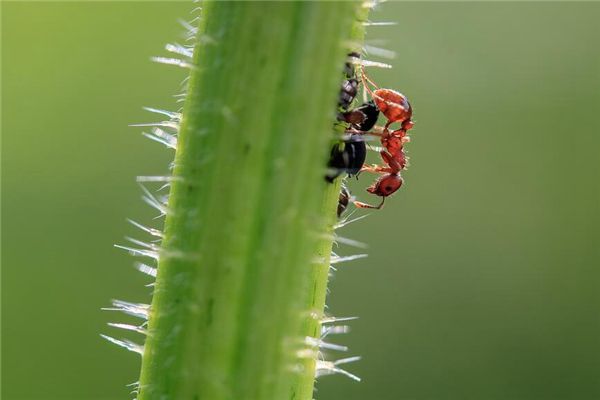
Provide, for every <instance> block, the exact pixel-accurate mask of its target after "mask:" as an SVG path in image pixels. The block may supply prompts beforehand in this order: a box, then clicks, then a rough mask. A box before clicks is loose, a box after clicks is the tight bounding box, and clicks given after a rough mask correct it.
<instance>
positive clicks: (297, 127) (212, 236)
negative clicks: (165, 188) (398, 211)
mask: <svg viewBox="0 0 600 400" xmlns="http://www.w3.org/2000/svg"><path fill="white" fill-rule="evenodd" d="M360 10H361V8H360V5H359V4H357V3H355V2H265V3H259V2H217V1H206V2H204V3H203V11H202V13H203V16H202V21H201V23H200V27H199V32H198V43H199V44H198V46H197V47H196V49H195V52H194V64H195V67H194V69H193V70H192V72H191V75H190V81H189V91H188V94H187V98H186V102H185V106H184V112H183V119H182V122H181V128H180V131H179V137H178V144H177V152H176V158H175V166H174V171H173V178H174V179H173V182H172V186H171V192H170V197H169V203H168V213H167V218H166V222H165V233H164V239H163V243H162V249H161V252H160V260H159V268H158V276H157V280H156V286H155V292H154V297H153V301H152V307H151V312H150V319H149V323H148V338H147V341H146V345H145V349H144V355H143V359H142V360H143V361H142V371H141V377H140V392H139V395H138V399H140V400H150V399H152V400H154V399H178V400H179V399H189V400H201V399H210V400H218V399H235V400H240V399H252V400H268V399H273V400H275V399H277V400H281V399H304V400H310V399H311V398H312V387H313V379H314V371H315V356H316V349H314V348H312V347H311V346H310V345H308V344H307V343H306V340H305V337H306V336H312V337H315V338H319V333H320V318H321V317H322V316H323V307H324V301H325V291H326V284H327V272H328V268H329V263H328V260H329V254H330V251H331V244H332V240H331V227H332V224H333V222H334V220H335V209H336V204H337V196H338V190H339V187H338V185H330V184H327V183H326V182H325V180H324V179H323V175H324V170H325V169H324V166H325V164H326V158H327V155H328V152H329V145H330V142H331V138H332V122H333V120H334V111H335V103H336V100H337V98H336V97H337V93H338V91H339V86H340V82H341V79H342V75H341V70H342V67H343V64H344V61H345V58H346V54H347V53H348V52H349V51H350V50H353V49H354V47H356V43H354V44H353V43H352V42H351V40H356V39H360V35H361V29H358V28H357V26H359V23H358V22H357V13H358V12H359V11H360ZM360 12H362V11H360ZM307 350H308V351H307ZM310 350H315V352H314V354H313V353H311V352H310ZM311 354H312V355H311ZM303 357H305V358H303Z"/></svg>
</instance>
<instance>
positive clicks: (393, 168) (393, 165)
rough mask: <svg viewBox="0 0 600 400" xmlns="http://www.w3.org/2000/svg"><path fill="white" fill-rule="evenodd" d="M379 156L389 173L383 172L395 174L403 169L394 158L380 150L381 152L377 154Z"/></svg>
mask: <svg viewBox="0 0 600 400" xmlns="http://www.w3.org/2000/svg"><path fill="white" fill-rule="evenodd" d="M379 154H380V155H381V159H382V160H383V162H384V163H386V164H387V165H389V168H387V169H388V170H389V171H385V172H390V173H393V174H397V173H398V172H400V171H401V170H402V169H403V168H402V165H401V164H400V162H399V161H398V160H396V159H394V157H393V156H392V155H391V154H390V153H388V152H387V151H385V150H382V151H381V152H379ZM401 154H403V153H401Z"/></svg>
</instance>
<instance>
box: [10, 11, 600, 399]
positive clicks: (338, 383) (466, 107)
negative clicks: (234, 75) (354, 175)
mask: <svg viewBox="0 0 600 400" xmlns="http://www.w3.org/2000/svg"><path fill="white" fill-rule="evenodd" d="M192 7H193V6H192V5H191V4H188V3H185V2H174V3H160V2H119V3H117V2H113V3H96V2H92V3H88V2H85V3H84V2H72V3H58V2H53V3H45V2H11V3H3V4H2V32H1V33H2V398H3V399H4V400H21V399H22V400H25V399H28V400H29V399H31V400H33V399H111V400H112V399H127V398H131V397H133V396H130V395H128V393H127V391H128V390H127V389H126V388H125V387H124V385H125V384H127V383H130V382H133V381H135V380H136V379H137V374H138V368H139V360H138V357H137V356H136V355H134V354H132V353H127V352H125V351H124V350H121V349H118V348H117V347H116V346H114V345H110V344H109V343H107V342H105V341H103V340H102V339H101V338H100V337H99V333H107V334H111V335H115V336H119V337H120V336H127V335H122V334H120V332H118V331H116V330H114V329H112V328H109V327H107V326H106V322H109V321H123V320H124V319H125V318H122V317H121V316H119V315H111V314H109V313H105V312H101V311H100V308H101V307H105V306H108V305H109V301H110V299H111V298H119V299H125V300H130V301H139V302H147V301H149V291H150V290H149V288H145V287H144V284H147V283H148V282H149V281H148V279H146V278H145V277H144V276H141V274H139V273H137V272H135V271H134V269H133V268H131V265H132V263H133V261H134V260H133V259H132V258H130V257H128V256H127V255H126V254H125V253H123V252H121V251H119V250H117V249H115V248H113V247H112V245H113V243H123V239H122V238H123V236H124V235H136V234H137V232H136V231H135V229H134V228H132V227H131V226H128V224H127V223H126V222H125V218H126V217H130V218H133V219H136V220H138V221H140V222H143V223H147V224H152V223H153V221H152V216H153V215H154V212H153V211H152V210H150V209H149V208H148V207H147V206H145V205H144V204H143V203H142V201H141V200H140V199H139V198H140V195H141V192H140V190H139V189H138V188H137V186H136V184H135V181H134V177H135V176H136V175H154V174H163V173H165V172H166V171H167V165H168V162H169V161H170V160H171V158H172V153H171V152H170V151H168V150H166V149H163V148H162V147H161V146H160V145H158V144H156V143H153V142H150V141H149V140H146V139H143V138H142V137H141V135H140V133H141V129H139V128H130V127H128V126H127V125H128V124H131V123H137V122H149V121H154V120H156V116H153V115H151V114H148V113H146V112H144V111H142V110H141V107H142V106H152V107H158V108H166V109H175V108H176V107H177V105H176V104H175V99H174V98H173V97H171V95H172V94H175V93H176V92H177V91H178V88H179V83H180V81H181V80H182V79H183V77H184V76H185V72H184V71H182V70H178V69H176V68H175V67H168V66H164V65H158V64H154V63H151V62H150V61H149V58H150V57H151V56H153V55H167V53H166V52H165V51H164V50H163V49H162V47H163V45H164V44H165V43H167V42H172V41H181V39H180V37H179V34H180V32H181V31H182V29H181V28H180V26H179V25H178V24H177V19H178V18H187V17H188V16H189V11H190V10H191V9H192ZM265 8H268V4H265ZM266 12H268V11H266ZM372 19H373V20H379V21H381V20H383V21H397V22H398V25H397V26H394V27H371V28H369V30H368V37H367V39H368V43H370V44H371V45H374V46H381V45H382V44H381V41H386V43H384V44H383V46H384V47H386V48H388V49H390V50H394V51H396V52H397V57H396V59H395V60H394V61H393V64H394V69H393V70H371V72H370V74H371V76H372V78H374V79H375V80H376V81H377V82H379V83H380V84H381V85H383V86H388V87H394V88H397V89H399V90H401V91H402V92H404V93H405V94H407V95H408V96H409V97H410V99H411V101H412V104H413V107H414V109H415V120H416V122H417V125H416V127H415V129H414V131H413V134H412V137H413V142H412V143H411V144H410V146H409V151H410V154H409V155H410V156H411V163H412V166H411V167H410V169H409V170H408V171H407V172H406V174H405V179H406V185H405V187H404V188H403V190H401V192H399V193H398V194H397V195H395V196H394V197H393V198H390V199H389V200H388V201H387V202H386V207H385V209H384V210H383V211H380V212H372V213H371V215H370V216H369V218H367V219H365V220H363V221H361V222H358V223H356V224H354V225H351V226H349V227H347V228H344V230H343V231H340V233H341V234H343V235H345V236H348V237H350V238H352V239H356V240H361V241H364V242H366V243H368V244H369V249H368V253H369V258H367V259H366V260H358V261H355V262H352V263H348V264H342V265H340V266H339V270H340V271H339V272H338V273H337V274H336V275H335V278H334V280H333V282H332V285H331V286H330V288H331V290H332V294H331V296H330V300H329V302H328V303H329V307H330V308H329V310H330V311H331V312H332V313H333V314H335V315H341V316H348V315H358V316H360V319H359V320H357V321H354V322H352V324H351V325H352V328H353V331H352V332H351V333H350V334H349V335H346V336H345V337H337V338H336V339H337V341H338V342H340V343H343V344H347V345H349V346H350V347H351V351H350V353H349V354H351V355H354V354H360V355H362V356H363V357H364V359H363V360H362V361H360V362H358V363H356V364H351V365H348V369H349V370H351V371H352V372H353V373H356V374H358V375H359V376H361V377H362V378H363V382H362V383H360V384H358V383H355V382H353V381H350V380H349V379H347V378H344V377H341V376H332V377H325V378H322V379H320V380H319V383H318V392H317V393H316V398H317V399H319V400H327V399H329V400H333V399H344V400H359V399H360V400H365V399H370V400H371V399H372V400H375V399H377V400H397V399H402V400H470V399H473V400H538V399H539V400H550V399H552V400H592V399H599V398H600V378H599V375H598V374H599V371H600V317H599V315H600V176H599V175H600V118H599V115H600V52H599V50H598V46H599V43H600V24H599V23H598V21H600V3H595V4H594V3H527V4H517V3H477V2H475V3H454V2H452V3H435V2H432V3H421V4H419V3H387V4H384V5H383V6H381V7H380V9H379V10H377V11H376V12H374V13H372ZM372 58H374V59H376V60H380V61H385V60H381V59H377V58H376V57H372ZM315 62H318V60H315ZM307 84H309V83H308V82H307ZM248 107H249V112H252V111H253V110H252V105H251V104H249V105H248ZM256 112H260V110H256ZM231 134H235V132H232V133H231ZM320 151H322V150H320ZM373 159H374V160H375V157H373ZM297 177H298V179H302V171H298V173H297ZM371 179H372V177H371V176H369V175H368V174H363V175H362V176H361V177H360V180H359V181H358V182H353V183H352V189H353V192H354V194H356V195H358V196H360V198H361V200H367V201H375V200H374V199H373V198H372V197H369V195H368V194H367V193H366V192H365V191H364V188H365V187H366V186H367V185H368V184H369V183H370V182H371ZM138 236H140V235H138ZM337 251H338V253H340V254H344V255H346V254H351V253H352V252H355V251H356V250H355V249H351V248H340V249H338V250H337Z"/></svg>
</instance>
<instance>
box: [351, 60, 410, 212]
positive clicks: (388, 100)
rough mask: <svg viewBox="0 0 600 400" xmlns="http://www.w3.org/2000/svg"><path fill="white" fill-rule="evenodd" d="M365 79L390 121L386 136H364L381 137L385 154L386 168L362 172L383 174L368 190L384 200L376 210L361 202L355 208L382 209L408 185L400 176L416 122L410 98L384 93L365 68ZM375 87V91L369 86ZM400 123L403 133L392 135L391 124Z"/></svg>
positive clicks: (384, 133)
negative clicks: (396, 193) (386, 201)
mask: <svg viewBox="0 0 600 400" xmlns="http://www.w3.org/2000/svg"><path fill="white" fill-rule="evenodd" d="M361 78H362V81H363V85H364V87H365V90H367V92H369V94H370V95H371V97H372V99H373V100H372V101H373V103H374V104H375V105H376V106H377V108H378V110H379V111H381V113H382V114H383V115H384V116H385V117H386V119H387V123H386V124H385V126H384V127H383V130H382V132H361V134H364V133H367V134H370V135H374V136H379V138H380V141H381V145H382V146H383V150H381V151H380V152H379V154H380V155H381V159H382V160H383V162H384V163H385V164H387V165H386V166H377V165H372V166H363V167H362V168H361V171H367V172H373V173H377V174H382V176H380V177H379V178H378V179H377V180H376V181H375V183H373V184H372V185H371V186H369V187H368V188H367V192H369V193H371V194H374V195H376V196H380V197H381V203H379V205H377V206H373V205H370V204H367V203H363V202H360V201H355V202H354V205H355V206H356V207H359V208H372V209H377V210H379V209H381V208H382V207H383V204H384V202H385V198H386V197H388V196H391V195H392V194H394V193H395V192H396V191H397V190H398V189H400V187H401V186H402V183H403V182H404V181H403V180H402V177H401V176H400V171H402V170H403V169H405V168H406V163H407V159H406V154H405V153H404V144H405V143H408V142H409V141H410V137H409V136H407V131H408V130H409V129H411V128H412V127H413V126H414V122H413V121H412V106H411V105H410V103H409V102H408V99H407V98H406V96H404V95H403V94H402V93H399V92H397V91H395V90H392V89H380V88H379V87H378V86H377V85H376V84H375V83H373V81H372V80H370V79H369V78H368V77H367V75H366V74H365V71H364V67H361ZM369 83H370V84H371V85H373V86H374V87H375V90H372V89H371V88H370V86H369V85H368V84H369ZM396 122H399V123H400V129H397V130H393V131H390V129H389V127H390V125H391V124H393V123H396ZM371 128H372V127H371Z"/></svg>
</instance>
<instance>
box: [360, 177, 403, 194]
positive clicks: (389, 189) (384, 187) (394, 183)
mask: <svg viewBox="0 0 600 400" xmlns="http://www.w3.org/2000/svg"><path fill="white" fill-rule="evenodd" d="M400 186H402V178H401V177H400V176H399V175H396V174H387V175H383V176H382V177H381V178H379V179H377V181H375V183H374V184H373V185H371V186H370V187H369V188H368V189H367V192H369V193H372V194H374V195H376V196H381V197H387V196H391V195H392V194H394V193H395V192H396V190H398V189H400Z"/></svg>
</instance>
